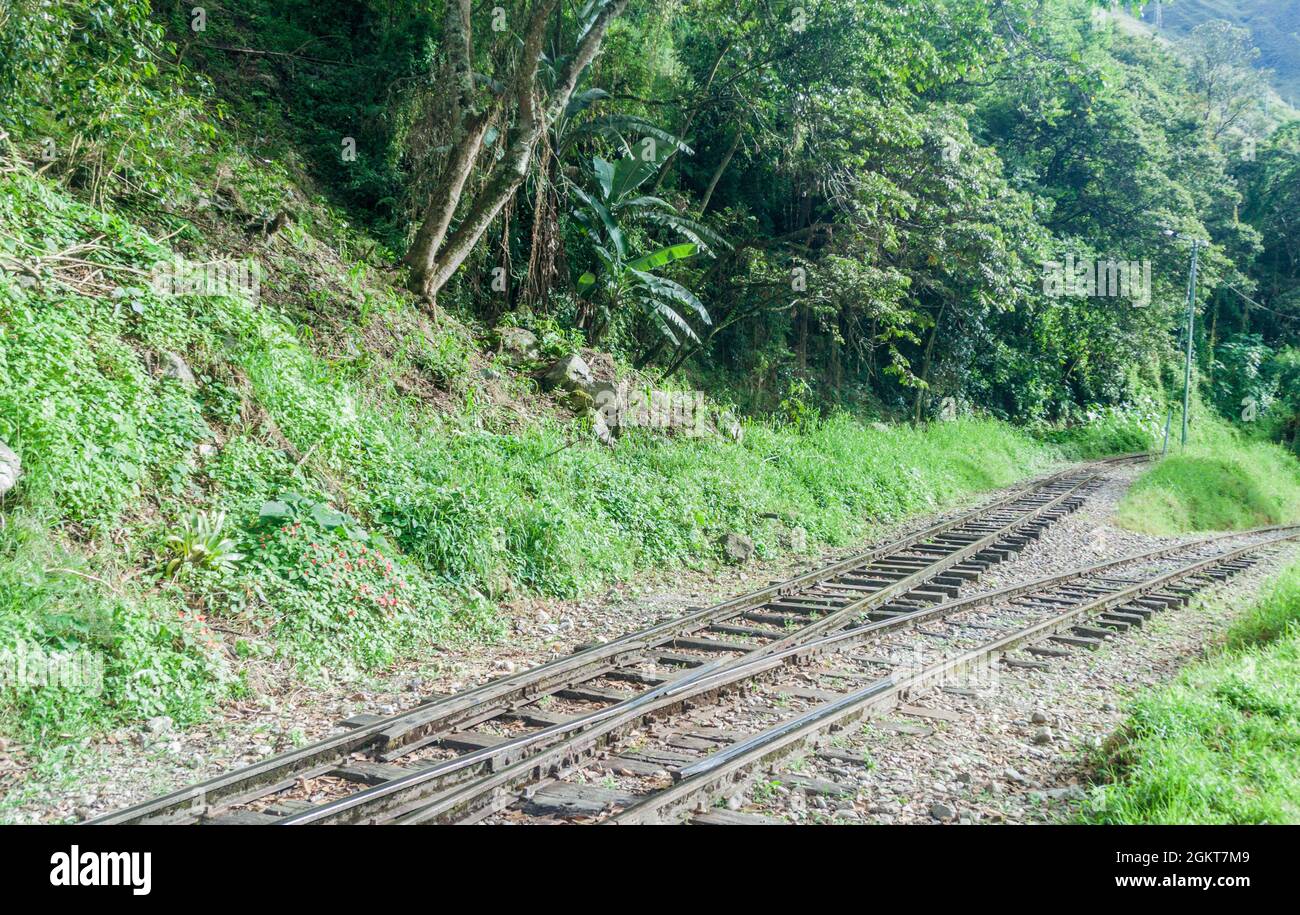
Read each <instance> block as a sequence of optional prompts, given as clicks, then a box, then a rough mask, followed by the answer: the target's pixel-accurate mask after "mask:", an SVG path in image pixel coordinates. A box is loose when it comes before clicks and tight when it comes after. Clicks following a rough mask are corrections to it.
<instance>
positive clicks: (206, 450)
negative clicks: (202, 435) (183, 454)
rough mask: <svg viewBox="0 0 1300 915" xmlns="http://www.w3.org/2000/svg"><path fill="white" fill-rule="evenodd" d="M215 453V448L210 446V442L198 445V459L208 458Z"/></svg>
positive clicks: (212, 445)
mask: <svg viewBox="0 0 1300 915" xmlns="http://www.w3.org/2000/svg"><path fill="white" fill-rule="evenodd" d="M216 453H217V446H216V445H214V444H212V443H211V442H200V443H199V457H201V458H210V457H212V456H213V455H214V454H216Z"/></svg>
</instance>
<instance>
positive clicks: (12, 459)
mask: <svg viewBox="0 0 1300 915" xmlns="http://www.w3.org/2000/svg"><path fill="white" fill-rule="evenodd" d="M22 475H23V462H22V461H21V460H20V459H19V458H18V455H16V454H14V452H13V451H12V450H10V448H9V446H8V445H6V444H5V443H4V442H0V496H3V495H4V494H5V493H7V492H8V491H9V490H11V489H13V488H14V486H15V485H17V483H18V478H19V477H20V476H22Z"/></svg>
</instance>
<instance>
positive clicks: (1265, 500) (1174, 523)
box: [1118, 414, 1300, 535]
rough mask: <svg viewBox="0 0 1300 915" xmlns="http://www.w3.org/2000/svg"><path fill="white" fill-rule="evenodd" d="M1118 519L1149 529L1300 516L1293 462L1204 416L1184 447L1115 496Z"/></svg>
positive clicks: (1249, 524) (1299, 484)
mask: <svg viewBox="0 0 1300 915" xmlns="http://www.w3.org/2000/svg"><path fill="white" fill-rule="evenodd" d="M1118 518H1119V521H1120V523H1121V524H1122V525H1123V526H1125V527H1127V528H1129V529H1131V530H1136V531H1142V532H1144V533H1149V534H1160V535H1165V534H1182V533H1191V532H1196V531H1223V530H1246V529H1249V528H1253V527H1264V526H1268V525H1274V524H1284V523H1290V522H1292V521H1295V520H1297V519H1300V461H1297V460H1296V458H1295V456H1294V455H1292V454H1291V453H1289V452H1288V451H1287V450H1286V449H1284V448H1283V447H1281V446H1280V445H1276V444H1271V443H1268V442H1264V441H1259V440H1256V439H1251V438H1249V437H1247V436H1246V435H1245V434H1243V433H1242V432H1240V431H1238V430H1236V429H1233V428H1232V427H1230V426H1228V425H1227V424H1226V423H1223V422H1222V421H1221V420H1217V419H1215V418H1214V417H1213V416H1211V415H1208V414H1207V415H1205V416H1204V417H1203V418H1202V419H1200V420H1199V421H1198V423H1197V425H1196V427H1195V434H1194V436H1193V438H1192V440H1191V441H1190V442H1189V443H1188V447H1187V449H1186V450H1184V451H1180V450H1178V448H1177V446H1171V451H1170V454H1169V456H1168V457H1166V458H1165V459H1164V460H1162V461H1160V462H1159V463H1158V464H1156V465H1155V466H1154V467H1152V468H1151V469H1150V470H1148V471H1147V472H1146V473H1144V474H1143V475H1142V476H1141V477H1139V478H1138V480H1137V481H1136V482H1135V483H1134V484H1133V486H1132V487H1131V488H1130V489H1129V491H1128V493H1126V494H1125V496H1124V499H1123V501H1122V502H1121V503H1120V506H1119V511H1118Z"/></svg>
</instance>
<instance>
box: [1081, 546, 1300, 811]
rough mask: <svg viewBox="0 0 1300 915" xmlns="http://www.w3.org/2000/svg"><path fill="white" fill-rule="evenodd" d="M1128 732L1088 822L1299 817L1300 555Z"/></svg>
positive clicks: (1144, 702) (1142, 707)
mask: <svg viewBox="0 0 1300 915" xmlns="http://www.w3.org/2000/svg"><path fill="white" fill-rule="evenodd" d="M1121 734H1122V742H1121V743H1120V744H1119V745H1118V749H1117V750H1116V751H1115V752H1114V753H1113V754H1112V756H1111V757H1110V759H1109V760H1108V761H1107V762H1106V764H1105V765H1104V766H1103V769H1102V772H1101V775H1102V777H1103V781H1104V782H1105V784H1103V785H1102V786H1101V787H1099V788H1097V789H1096V790H1095V791H1094V793H1093V795H1092V797H1091V799H1090V802H1089V805H1088V807H1087V809H1086V811H1085V813H1084V819H1085V821H1086V822H1091V823H1109V824H1116V823H1150V824H1169V823H1186V824H1200V823H1219V824H1249V823H1300V564H1297V565H1294V566H1292V567H1291V568H1290V569H1289V570H1288V571H1287V572H1285V573H1284V574H1283V575H1282V576H1281V577H1280V578H1279V579H1278V580H1277V581H1276V582H1275V583H1273V585H1272V586H1271V588H1270V590H1269V591H1268V592H1267V593H1266V594H1265V596H1264V597H1263V598H1262V599H1261V600H1260V601H1259V603H1258V604H1257V605H1256V606H1254V607H1253V608H1252V609H1251V610H1250V611H1249V612H1247V613H1246V614H1245V615H1244V616H1243V617H1242V618H1241V619H1240V620H1239V621H1238V622H1237V623H1235V624H1234V626H1233V627H1232V630H1231V632H1230V634H1229V637H1228V642H1227V645H1226V646H1225V648H1224V650H1222V651H1221V652H1219V653H1218V654H1217V655H1215V656H1213V657H1211V658H1210V659H1209V660H1206V661H1204V662H1201V663H1198V664H1195V665H1193V666H1192V667H1190V668H1189V669H1187V670H1186V671H1184V672H1183V674H1182V675H1181V676H1180V677H1179V678H1178V680H1177V682H1175V683H1174V684H1173V685H1171V686H1169V687H1166V688H1163V689H1160V690H1157V691H1155V692H1153V693H1151V694H1149V695H1147V696H1145V697H1143V698H1141V699H1140V700H1139V701H1138V702H1137V703H1136V705H1135V706H1134V708H1133V710H1132V713H1131V716H1130V718H1129V720H1128V723H1127V724H1126V726H1125V728H1124V729H1123V731H1122V732H1121Z"/></svg>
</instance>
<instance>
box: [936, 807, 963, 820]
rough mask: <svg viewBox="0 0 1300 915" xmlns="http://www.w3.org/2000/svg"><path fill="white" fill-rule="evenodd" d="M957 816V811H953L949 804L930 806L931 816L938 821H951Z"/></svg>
mask: <svg viewBox="0 0 1300 915" xmlns="http://www.w3.org/2000/svg"><path fill="white" fill-rule="evenodd" d="M956 815H957V811H955V810H953V809H952V808H951V807H949V806H948V805H947V804H931V805H930V816H931V817H933V818H934V819H936V820H951V819H952V818H953V817H955V816H956Z"/></svg>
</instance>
